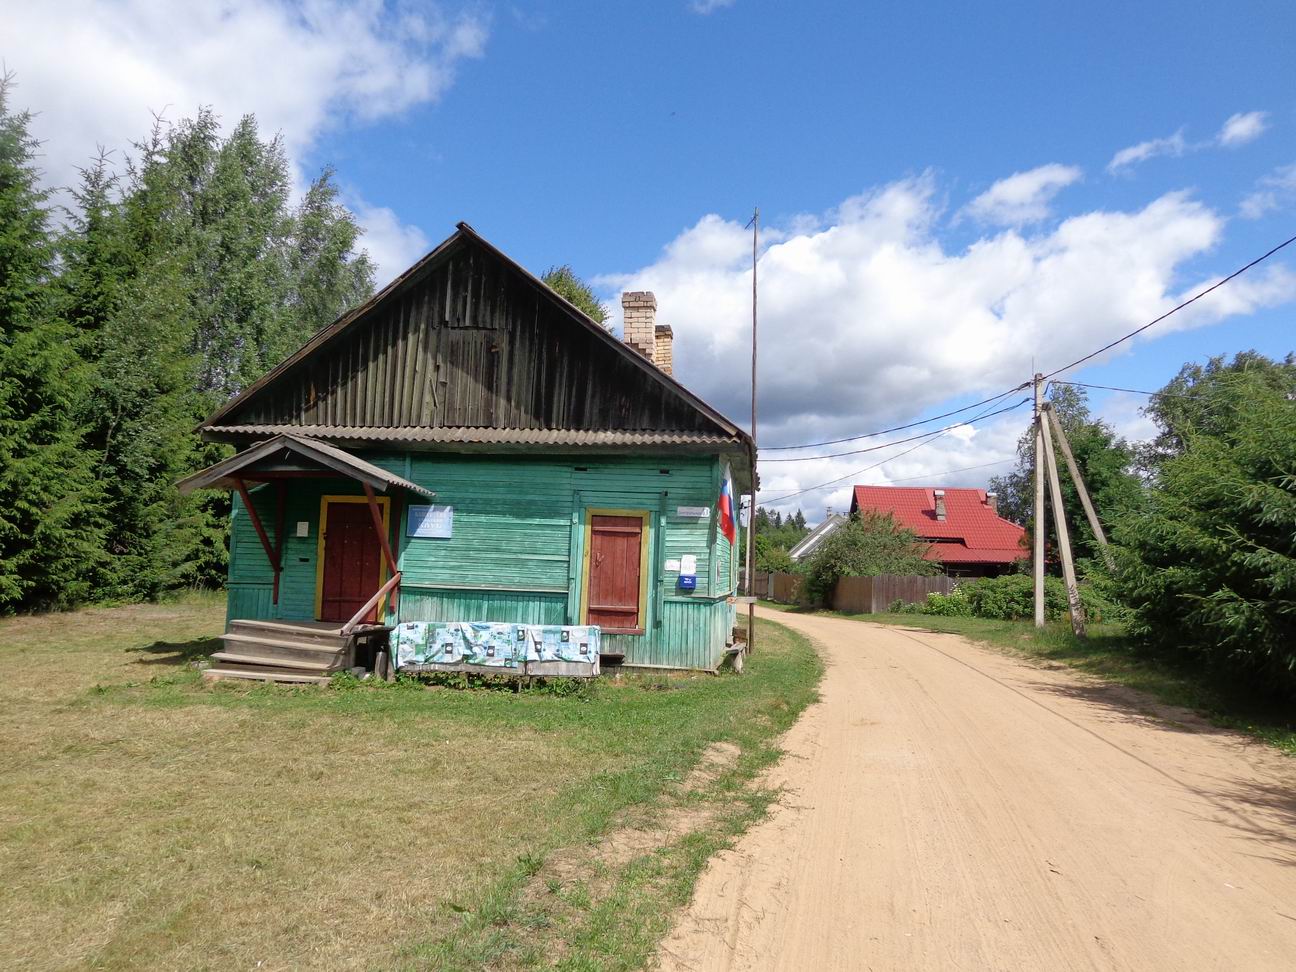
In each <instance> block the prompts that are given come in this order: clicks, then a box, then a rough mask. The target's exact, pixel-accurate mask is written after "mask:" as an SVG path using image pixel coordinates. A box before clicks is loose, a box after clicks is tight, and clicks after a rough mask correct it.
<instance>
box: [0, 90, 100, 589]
mask: <svg viewBox="0 0 1296 972" xmlns="http://www.w3.org/2000/svg"><path fill="white" fill-rule="evenodd" d="M12 91H13V81H12V77H11V76H5V77H4V78H0V611H12V610H15V609H17V608H36V607H52V606H58V605H62V604H67V603H72V602H74V601H76V600H79V599H81V598H83V597H84V596H86V594H87V593H89V590H90V588H89V581H88V577H89V573H90V569H91V567H92V565H94V564H95V563H96V562H97V561H98V560H99V559H100V557H101V546H100V529H101V521H100V518H99V516H98V512H97V505H96V496H95V481H94V478H93V476H92V475H91V472H90V465H91V457H90V455H89V453H88V452H87V450H86V449H85V448H84V446H83V442H82V435H81V430H80V428H79V427H78V424H77V421H76V419H77V413H78V411H79V395H80V394H81V388H82V386H83V379H84V368H83V366H82V365H81V362H80V359H79V357H78V355H77V353H76V348H75V343H74V342H73V340H72V329H71V328H70V327H69V326H68V325H67V323H66V322H65V321H64V320H63V319H62V318H60V317H59V315H58V308H57V306H56V304H55V302H54V301H52V300H51V299H50V296H51V295H50V286H49V284H50V280H51V277H52V274H53V269H54V245H53V238H52V235H51V232H50V227H49V211H48V196H47V194H46V193H45V192H44V191H42V190H41V189H40V188H39V185H40V183H39V174H38V172H37V169H36V165H35V158H36V154H37V151H38V148H39V146H38V143H37V142H36V140H35V139H34V138H33V137H32V135H31V131H30V121H31V116H30V114H29V113H27V112H22V111H15V110H14V109H13V108H12V106H11V95H12Z"/></svg>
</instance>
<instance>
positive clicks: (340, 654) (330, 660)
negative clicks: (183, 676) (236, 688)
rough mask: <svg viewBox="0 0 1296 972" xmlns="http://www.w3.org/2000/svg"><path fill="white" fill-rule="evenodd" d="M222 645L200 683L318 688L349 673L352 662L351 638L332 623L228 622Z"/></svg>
mask: <svg viewBox="0 0 1296 972" xmlns="http://www.w3.org/2000/svg"><path fill="white" fill-rule="evenodd" d="M357 630H358V631H359V630H360V629H357ZM221 640H222V641H223V642H224V643H225V644H224V648H223V650H221V651H218V652H215V653H214V654H213V655H212V656H211V657H212V662H213V665H212V667H211V668H209V669H207V670H206V671H205V672H204V673H203V678H204V680H205V681H209V682H216V681H220V680H221V679H227V678H228V679H251V680H254V681H265V682H298V683H303V684H314V685H323V684H326V683H327V682H328V681H329V679H330V678H331V677H332V675H333V674H334V673H336V672H340V671H345V670H346V669H348V668H350V667H351V664H352V660H353V658H354V657H355V640H356V639H355V635H354V634H352V635H344V634H342V632H341V631H340V630H339V628H338V627H336V626H333V625H331V624H310V623H302V624H293V623H291V622H286V621H248V620H233V621H231V622H230V626H229V631H227V632H225V634H223V635H222V636H221Z"/></svg>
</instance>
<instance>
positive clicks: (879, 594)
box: [752, 570, 957, 614]
mask: <svg viewBox="0 0 1296 972" xmlns="http://www.w3.org/2000/svg"><path fill="white" fill-rule="evenodd" d="M753 579H754V580H755V582H756V583H755V585H754V587H753V589H752V592H753V593H754V594H755V595H756V596H757V597H763V598H766V599H767V600H770V601H778V602H780V603H782V604H799V603H801V602H802V596H801V581H802V577H801V575H800V574H779V573H767V572H766V571H763V570H758V571H756V572H755V575H754V578H753ZM956 580H957V578H954V577H945V576H938V577H901V576H898V575H896V574H881V575H879V576H877V577H843V578H841V580H839V581H838V582H837V587H836V589H835V590H834V591H833V597H832V604H831V605H830V606H831V607H832V608H833V610H835V611H845V612H846V613H847V614H880V613H882V612H884V611H889V610H890V609H891V605H892V604H894V603H895V602H896V601H904V602H905V603H906V604H916V603H920V602H922V601H925V600H927V595H928V594H933V593H935V594H948V593H949V592H950V591H952V590H954V584H955V582H956Z"/></svg>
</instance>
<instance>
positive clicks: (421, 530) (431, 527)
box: [405, 504, 454, 540]
mask: <svg viewBox="0 0 1296 972" xmlns="http://www.w3.org/2000/svg"><path fill="white" fill-rule="evenodd" d="M453 534H454V507H453V506H438V505H436V504H432V505H430V506H414V505H412V506H410V508H409V513H408V519H407V521H406V524H405V535H406V536H407V537H432V538H434V539H442V540H446V539H449V538H450V537H451V536H453Z"/></svg>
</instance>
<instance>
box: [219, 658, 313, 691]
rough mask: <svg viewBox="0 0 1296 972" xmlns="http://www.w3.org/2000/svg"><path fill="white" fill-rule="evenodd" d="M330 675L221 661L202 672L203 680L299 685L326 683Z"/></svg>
mask: <svg viewBox="0 0 1296 972" xmlns="http://www.w3.org/2000/svg"><path fill="white" fill-rule="evenodd" d="M331 677H332V676H331V675H326V674H321V673H316V672H303V671H301V670H300V669H296V668H277V667H274V666H271V665H239V664H234V663H231V662H222V663H221V664H220V665H217V666H215V667H213V668H209V669H207V670H206V671H205V672H203V681H204V682H219V681H221V680H222V679H228V678H234V679H249V680H251V681H254V682H291V683H296V684H301V685H327V684H328V682H329V679H330V678H331Z"/></svg>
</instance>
